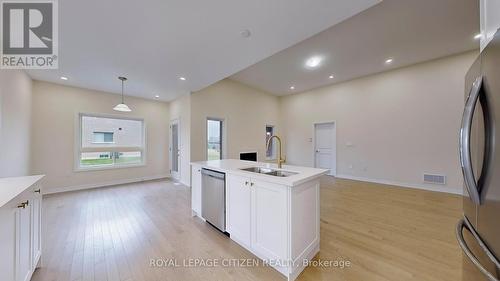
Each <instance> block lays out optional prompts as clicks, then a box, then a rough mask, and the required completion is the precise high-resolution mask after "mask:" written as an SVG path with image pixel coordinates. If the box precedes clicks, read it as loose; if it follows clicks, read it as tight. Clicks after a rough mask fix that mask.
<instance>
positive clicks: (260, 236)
mask: <svg viewBox="0 0 500 281" xmlns="http://www.w3.org/2000/svg"><path fill="white" fill-rule="evenodd" d="M226 196H227V197H226V199H227V201H226V221H227V232H228V233H229V234H230V237H231V239H233V240H234V241H235V242H237V243H238V244H240V245H241V246H243V247H245V248H246V249H247V250H249V251H250V252H252V253H253V254H255V255H256V256H257V257H259V258H260V259H263V260H264V261H265V262H267V263H268V264H269V265H270V266H272V267H273V268H275V269H276V270H278V271H279V272H280V273H282V274H283V275H285V276H286V277H287V279H288V280H289V281H290V280H295V278H297V276H298V275H299V274H300V272H302V270H303V269H304V268H305V264H304V262H303V261H304V260H311V259H312V258H313V257H314V256H315V255H316V254H317V253H318V252H319V241H320V239H319V238H320V227H319V223H320V219H319V180H318V179H312V180H310V181H308V182H305V183H302V184H298V185H295V186H293V187H292V186H286V185H280V184H275V183H270V182H265V181H261V180H257V179H255V178H252V177H245V176H240V175H239V174H238V175H234V174H226Z"/></svg>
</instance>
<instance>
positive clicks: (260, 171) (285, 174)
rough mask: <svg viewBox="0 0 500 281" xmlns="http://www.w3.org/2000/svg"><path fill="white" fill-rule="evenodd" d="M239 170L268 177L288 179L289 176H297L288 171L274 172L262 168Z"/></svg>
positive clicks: (273, 170)
mask: <svg viewBox="0 0 500 281" xmlns="http://www.w3.org/2000/svg"><path fill="white" fill-rule="evenodd" d="M240 170H242V171H247V172H252V173H258V174H264V175H269V176H275V177H289V176H293V175H296V174H298V173H295V172H290V171H283V170H275V169H271V168H262V167H250V168H243V169H240Z"/></svg>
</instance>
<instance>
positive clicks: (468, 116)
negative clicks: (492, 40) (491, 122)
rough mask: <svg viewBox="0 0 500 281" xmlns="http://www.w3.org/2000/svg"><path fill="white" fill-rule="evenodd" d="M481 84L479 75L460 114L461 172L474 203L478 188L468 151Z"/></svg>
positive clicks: (479, 201)
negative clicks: (461, 114)
mask: <svg viewBox="0 0 500 281" xmlns="http://www.w3.org/2000/svg"><path fill="white" fill-rule="evenodd" d="M482 84H483V77H482V76H480V77H478V78H477V79H476V81H474V84H473V85H472V88H471V90H470V94H469V97H468V98H467V101H466V102H465V108H464V113H463V116H462V126H461V128H460V140H459V142H460V166H461V167H462V173H463V175H464V182H465V187H466V188H467V191H468V193H469V197H470V199H471V200H472V202H474V204H476V205H479V204H481V199H480V196H479V188H478V186H477V183H476V179H475V177H474V172H473V170H472V159H471V152H470V147H471V144H470V135H471V129H472V120H473V117H474V110H475V108H476V104H477V101H478V99H479V94H480V93H481V87H482Z"/></svg>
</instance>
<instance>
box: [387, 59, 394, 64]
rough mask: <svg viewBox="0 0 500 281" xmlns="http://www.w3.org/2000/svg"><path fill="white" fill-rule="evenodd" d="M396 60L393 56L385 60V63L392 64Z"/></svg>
mask: <svg viewBox="0 0 500 281" xmlns="http://www.w3.org/2000/svg"><path fill="white" fill-rule="evenodd" d="M393 61H394V59H393V58H388V59H386V60H385V64H391V63H392V62H393Z"/></svg>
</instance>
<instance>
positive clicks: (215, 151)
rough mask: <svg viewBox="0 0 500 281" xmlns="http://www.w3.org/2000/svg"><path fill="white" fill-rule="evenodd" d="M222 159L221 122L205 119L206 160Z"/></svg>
mask: <svg viewBox="0 0 500 281" xmlns="http://www.w3.org/2000/svg"><path fill="white" fill-rule="evenodd" d="M220 159H222V120H217V119H207V160H220Z"/></svg>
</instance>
